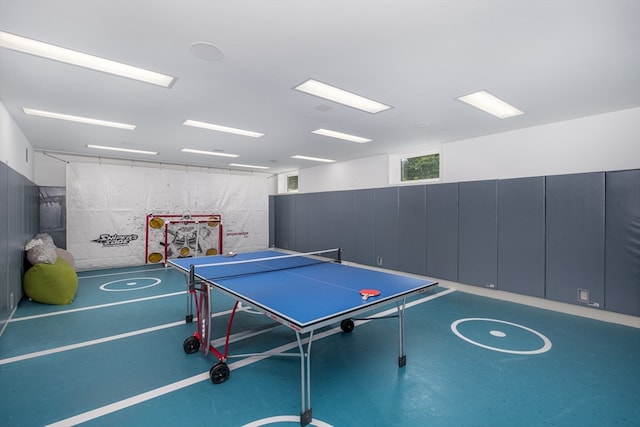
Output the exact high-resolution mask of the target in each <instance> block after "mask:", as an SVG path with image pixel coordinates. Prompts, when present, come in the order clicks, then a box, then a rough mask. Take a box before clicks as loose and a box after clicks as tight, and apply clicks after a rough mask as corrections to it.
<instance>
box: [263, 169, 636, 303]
mask: <svg viewBox="0 0 640 427" xmlns="http://www.w3.org/2000/svg"><path fill="white" fill-rule="evenodd" d="M270 206H271V209H272V212H271V213H270V217H271V218H272V224H271V227H270V230H271V231H272V232H273V233H274V234H275V235H274V236H271V239H270V241H272V242H274V243H275V245H276V246H278V247H282V248H286V249H292V250H297V251H305V252H306V251H312V250H319V249H327V248H332V247H341V248H342V256H343V258H344V259H345V260H348V261H353V262H357V263H361V264H364V265H371V266H375V265H379V266H382V267H384V268H388V269H392V270H399V271H404V272H409V273H416V274H424V275H427V276H431V277H435V278H439V279H444V280H452V281H457V282H461V283H465V284H470V285H476V286H483V287H491V288H496V289H501V290H504V291H508V292H513V293H518V294H524V295H531V296H536V297H540V298H547V299H550V300H555V301H562V302H567V303H572V304H583V305H589V306H591V307H594V308H599V309H605V310H609V311H615V312H620V313H625V314H631V315H635V316H640V170H629V171H616V172H606V173H605V172H598V173H585V174H571V175H555V176H548V177H530V178H517V179H505V180H487V181H473V182H460V183H447V184H434V185H423V186H408V187H405V186H403V187H386V188H378V189H366V190H352V191H335V192H327V193H305V194H290V195H277V196H272V200H271V203H270ZM579 289H585V290H588V294H589V298H588V300H586V301H583V300H579V296H578V290H579Z"/></svg>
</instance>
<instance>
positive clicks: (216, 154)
mask: <svg viewBox="0 0 640 427" xmlns="http://www.w3.org/2000/svg"><path fill="white" fill-rule="evenodd" d="M180 151H182V152H184V153H192V154H206V155H207V156H220V157H240V156H239V155H238V154H228V153H221V152H219V151H203V150H192V149H191V148H183V149H182V150H180Z"/></svg>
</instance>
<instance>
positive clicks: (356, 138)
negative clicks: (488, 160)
mask: <svg viewBox="0 0 640 427" xmlns="http://www.w3.org/2000/svg"><path fill="white" fill-rule="evenodd" d="M311 133H315V134H316V135H323V136H329V137H331V138H338V139H344V140H345V141H351V142H357V143H359V144H363V143H365V142H371V140H370V139H368V138H363V137H361V136H355V135H349V134H348V133H342V132H336V131H334V130H329V129H316V130H312V131H311Z"/></svg>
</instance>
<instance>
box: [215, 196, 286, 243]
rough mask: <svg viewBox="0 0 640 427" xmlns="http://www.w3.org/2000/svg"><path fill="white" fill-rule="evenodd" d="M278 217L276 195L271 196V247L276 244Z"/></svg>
mask: <svg viewBox="0 0 640 427" xmlns="http://www.w3.org/2000/svg"><path fill="white" fill-rule="evenodd" d="M276 217H277V213H276V197H275V196H269V247H272V246H276V240H275V238H276ZM223 243H224V242H223Z"/></svg>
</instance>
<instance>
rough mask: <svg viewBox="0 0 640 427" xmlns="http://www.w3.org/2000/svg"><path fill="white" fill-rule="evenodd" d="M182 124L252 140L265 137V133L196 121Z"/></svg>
mask: <svg viewBox="0 0 640 427" xmlns="http://www.w3.org/2000/svg"><path fill="white" fill-rule="evenodd" d="M182 124H183V125H185V126H193V127H196V128H202V129H209V130H215V131H218V132H226V133H233V134H236V135H242V136H250V137H252V138H260V137H261V136H264V133H259V132H252V131H250V130H243V129H236V128H230V127H227V126H220V125H214V124H213V123H205V122H198V121H196V120H185V122H184V123H182Z"/></svg>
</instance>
